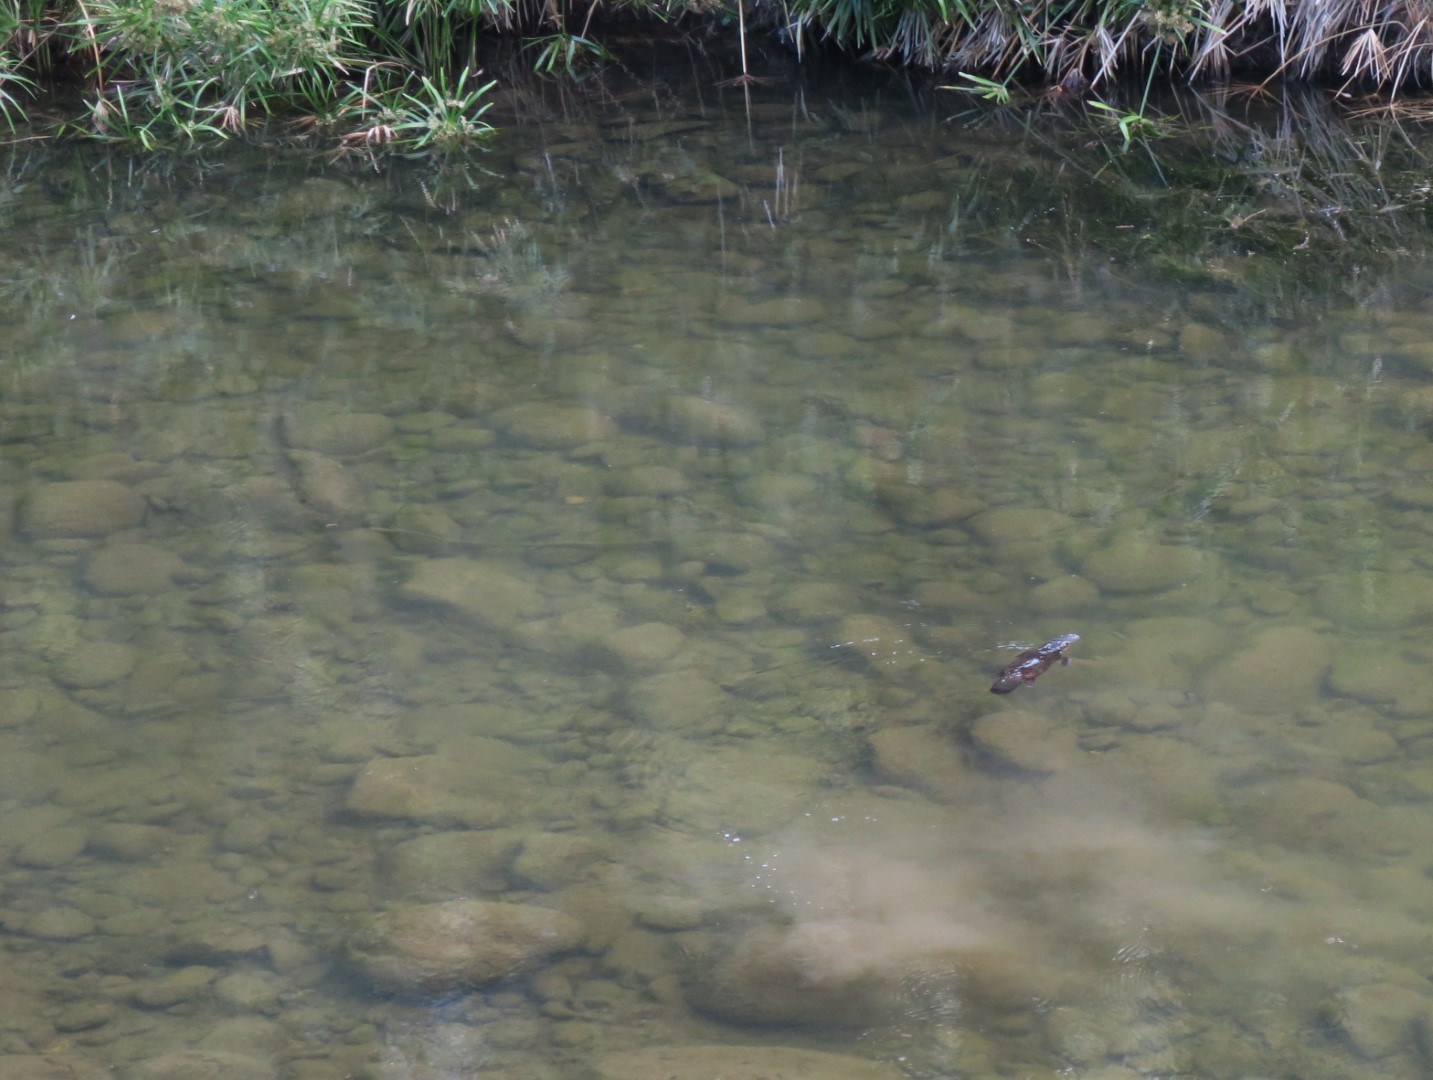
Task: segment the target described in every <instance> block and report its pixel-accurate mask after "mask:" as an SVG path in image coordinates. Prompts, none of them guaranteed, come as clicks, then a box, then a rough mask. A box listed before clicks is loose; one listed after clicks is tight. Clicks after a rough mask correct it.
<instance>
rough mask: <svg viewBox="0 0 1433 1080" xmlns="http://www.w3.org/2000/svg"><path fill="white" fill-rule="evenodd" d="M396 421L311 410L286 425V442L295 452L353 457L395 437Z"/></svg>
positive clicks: (373, 414) (367, 414)
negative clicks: (302, 451) (311, 451)
mask: <svg viewBox="0 0 1433 1080" xmlns="http://www.w3.org/2000/svg"><path fill="white" fill-rule="evenodd" d="M393 429H394V424H393V421H392V420H391V419H390V418H389V417H387V416H382V415H380V414H378V413H339V412H332V411H330V410H328V409H326V408H322V407H318V406H314V407H310V408H308V409H306V410H304V411H303V412H300V413H299V414H298V415H297V416H295V417H292V418H290V419H288V420H287V421H286V422H285V424H284V441H285V442H286V443H288V445H289V446H291V447H293V448H294V449H296V450H313V451H317V452H318V453H320V454H331V455H334V456H336V457H353V456H355V455H357V454H363V453H367V452H368V451H370V450H376V449H377V448H378V447H380V446H382V445H383V444H384V443H386V442H387V441H388V440H389V439H391V438H392V437H393Z"/></svg>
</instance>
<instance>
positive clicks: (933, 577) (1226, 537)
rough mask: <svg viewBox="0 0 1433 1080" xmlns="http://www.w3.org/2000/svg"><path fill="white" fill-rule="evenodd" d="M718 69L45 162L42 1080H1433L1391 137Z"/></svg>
mask: <svg viewBox="0 0 1433 1080" xmlns="http://www.w3.org/2000/svg"><path fill="white" fill-rule="evenodd" d="M677 51H678V52H680V50H677ZM684 55H685V54H684ZM684 55H683V57H679V59H681V60H682V62H683V64H685V65H686V66H684V67H683V68H682V69H681V72H680V73H679V74H678V75H676V76H673V75H670V74H669V73H668V74H662V75H660V76H658V75H646V74H644V77H643V79H642V80H641V82H640V84H638V83H636V82H633V83H631V84H627V83H625V82H624V81H623V80H624V79H625V76H624V75H622V74H621V73H614V74H613V75H611V76H610V78H609V80H608V81H607V82H606V83H604V84H603V85H602V87H601V89H602V91H603V92H601V93H587V92H586V88H584V90H583V93H581V94H579V93H578V92H577V91H576V90H575V89H573V88H571V87H566V88H564V87H559V86H556V85H548V86H538V87H535V88H530V89H527V90H525V91H524V94H525V95H526V96H525V97H524V98H523V99H522V100H521V101H520V102H519V104H520V106H521V110H520V113H513V114H511V115H509V116H508V117H506V118H500V122H503V123H505V125H506V130H505V132H504V134H502V135H501V136H500V137H499V138H498V139H497V140H496V141H495V143H494V144H493V147H492V150H491V151H490V152H489V153H488V154H486V155H484V156H483V157H482V158H481V160H480V161H479V162H478V163H477V165H476V166H470V167H467V168H460V167H456V166H451V167H447V168H439V167H437V166H434V165H432V164H428V163H421V162H419V163H398V164H393V165H389V166H386V167H384V168H383V169H381V170H375V169H373V168H372V167H369V166H367V165H365V164H364V163H363V162H347V163H331V162H323V161H311V160H308V159H300V158H298V157H297V156H296V155H295V154H294V153H293V152H288V151H286V152H279V153H275V154H273V155H269V154H266V153H263V152H260V151H255V150H246V151H237V150H236V151H227V152H224V153H221V154H217V155H215V156H213V157H212V158H209V159H206V160H203V161H177V162H176V161H165V160H163V159H155V158H149V159H145V160H143V161H134V162H129V161H126V160H124V159H122V158H119V157H115V156H105V155H104V154H102V153H100V152H97V151H95V150H93V149H89V148H83V149H68V150H67V149H63V148H45V149H41V150H32V151H29V152H28V153H29V154H30V156H28V157H27V156H25V153H26V151H23V150H22V151H16V152H15V155H14V156H13V157H12V158H11V159H9V162H8V165H9V172H8V173H7V174H6V182H5V184H4V192H3V200H0V220H3V222H4V226H5V231H6V236H7V244H6V250H5V253H4V254H3V256H0V291H3V294H4V296H5V298H6V311H7V317H6V319H5V320H4V325H3V327H0V355H3V358H4V367H3V371H0V379H3V383H0V538H3V542H0V558H3V563H4V575H3V578H0V648H3V651H4V656H5V664H4V669H3V672H0V822H3V829H0V953H3V957H4V962H3V963H0V1075H3V1076H5V1077H7V1078H23V1080H54V1078H61V1077H62V1078H65V1080H90V1078H99V1077H113V1076H116V1075H117V1076H119V1077H121V1078H123V1080H178V1078H181V1077H182V1078H185V1080H188V1078H192V1077H200V1076H203V1077H209V1076H213V1077H219V1076H222V1077H224V1078H225V1080H230V1078H237V1080H341V1078H347V1077H362V1078H371V1080H446V1078H454V1080H457V1078H467V1077H477V1076H481V1077H484V1078H504V1080H548V1078H569V1077H570V1078H574V1080H577V1078H594V1077H595V1078H605V1080H650V1078H657V1077H662V1078H679V1080H698V1078H701V1080H709V1078H710V1077H711V1076H715V1075H720V1076H723V1077H727V1078H738V1080H752V1078H756V1077H770V1076H773V1075H778V1074H779V1075H783V1076H786V1075H792V1076H795V1075H802V1076H820V1077H823V1078H832V1080H892V1078H899V1077H901V1076H903V1075H904V1076H909V1077H942V1078H944V1077H948V1078H960V1080H996V1078H1004V1077H1011V1078H1014V1077H1020V1078H1023V1080H1044V1078H1053V1077H1056V1076H1060V1077H1084V1078H1089V1080H1134V1078H1136V1077H1148V1078H1154V1077H1161V1078H1169V1077H1186V1076H1187V1077H1199V1078H1201V1080H1225V1078H1227V1080H1247V1078H1253V1077H1269V1078H1273V1077H1299V1078H1301V1080H1344V1078H1346V1080H1355V1078H1368V1077H1391V1078H1408V1080H1413V1078H1416V1077H1425V1076H1427V1075H1428V1074H1429V1070H1430V1068H1433V1059H1430V1053H1429V1041H1428V1032H1429V1030H1430V1027H1433V986H1430V983H1429V975H1430V973H1433V939H1430V934H1429V924H1428V913H1429V910H1430V908H1433V881H1430V871H1433V724H1430V716H1433V666H1430V660H1433V645H1430V643H1429V638H1428V627H1429V624H1430V622H1433V554H1430V552H1433V547H1430V532H1433V518H1430V510H1433V443H1430V440H1429V425H1430V421H1433V304H1430V301H1429V295H1430V294H1429V289H1428V283H1429V281H1430V280H1433V278H1430V274H1429V267H1428V265H1427V263H1426V262H1425V260H1424V259H1423V257H1422V255H1421V250H1422V243H1423V240H1422V237H1423V234H1422V233H1421V232H1419V231H1418V230H1419V229H1420V228H1423V226H1421V225H1420V224H1419V219H1418V215H1419V214H1420V213H1421V211H1420V210H1419V209H1418V207H1417V206H1411V205H1410V204H1409V203H1408V201H1407V200H1404V201H1403V202H1401V203H1398V204H1397V205H1394V204H1393V202H1390V201H1389V200H1392V199H1393V196H1392V195H1390V196H1388V198H1387V199H1384V200H1382V201H1380V200H1379V199H1375V198H1374V197H1373V196H1372V195H1370V194H1369V192H1370V191H1371V190H1372V186H1371V185H1372V181H1370V180H1369V175H1370V174H1368V173H1367V172H1366V171H1365V172H1363V173H1360V172H1359V171H1358V169H1359V167H1362V166H1366V165H1367V163H1368V161H1369V160H1370V158H1371V157H1372V156H1375V155H1373V154H1372V152H1371V151H1369V152H1368V153H1363V152H1362V151H1365V150H1368V148H1369V147H1370V146H1372V145H1373V144H1374V141H1375V140H1376V138H1377V133H1376V132H1375V133H1372V134H1370V133H1367V132H1364V133H1359V132H1355V131H1351V130H1348V129H1344V128H1341V127H1340V126H1339V122H1338V121H1336V120H1334V119H1332V118H1330V117H1328V116H1327V115H1326V114H1324V113H1322V112H1320V111H1319V110H1320V109H1322V107H1323V106H1322V105H1321V104H1320V103H1319V102H1318V101H1317V100H1316V99H1315V100H1312V101H1306V102H1304V103H1303V104H1302V105H1300V104H1298V103H1294V104H1293V105H1288V104H1286V105H1285V109H1286V111H1285V112H1283V113H1278V112H1270V113H1269V114H1268V115H1266V116H1263V117H1250V116H1247V115H1243V114H1240V119H1239V120H1238V121H1237V122H1235V121H1234V120H1233V119H1231V115H1232V114H1231V113H1230V112H1229V111H1228V108H1227V103H1226V105H1225V106H1218V107H1216V106H1214V105H1209V104H1208V103H1205V104H1204V105H1203V106H1200V107H1201V108H1206V109H1207V112H1205V113H1204V114H1198V109H1194V110H1192V114H1197V115H1195V119H1198V120H1199V123H1198V124H1197V126H1198V127H1199V130H1200V132H1201V134H1200V135H1199V136H1197V137H1191V138H1187V139H1179V138H1172V139H1168V140H1156V141H1155V142H1153V143H1151V144H1150V145H1149V146H1147V147H1141V146H1135V147H1133V148H1131V149H1130V150H1129V151H1128V152H1127V153H1126V152H1122V151H1121V150H1120V149H1119V146H1118V143H1119V138H1118V134H1117V133H1114V132H1113V130H1112V129H1111V130H1108V131H1103V132H1101V131H1093V132H1092V130H1091V129H1090V128H1089V127H1088V125H1085V126H1082V125H1080V124H1078V123H1075V122H1072V121H1071V120H1070V118H1069V117H1068V116H1062V115H1060V114H1059V113H1050V114H1049V115H1046V116H1035V117H1033V118H1027V119H1026V120H1025V122H1023V124H1022V123H1021V122H1020V120H1019V118H1018V117H1016V116H1015V115H1014V114H1005V113H1001V112H1000V111H984V112H980V113H977V114H972V115H971V116H969V117H964V118H956V119H952V118H951V117H950V114H951V113H952V112H954V111H956V110H957V109H959V108H964V107H966V106H967V105H968V104H969V103H968V102H965V101H964V100H961V99H957V98H956V97H955V96H954V95H951V96H949V97H945V98H942V99H940V100H939V101H936V102H934V103H929V102H924V101H921V100H913V99H911V98H909V97H907V96H905V94H904V92H903V91H902V90H900V89H899V87H896V86H894V85H893V84H881V83H878V82H872V83H869V84H862V85H853V84H852V83H851V82H849V81H848V82H847V83H846V84H845V85H844V86H843V85H842V84H839V83H826V82H822V81H821V80H820V78H819V76H818V75H815V74H805V75H802V76H801V78H802V80H803V81H801V82H799V83H797V82H796V81H795V80H796V79H797V77H798V75H797V73H793V72H792V71H791V70H790V69H776V70H774V71H773V72H769V74H775V75H778V76H780V78H779V79H777V80H776V81H773V82H771V83H767V84H761V85H757V86H755V87H753V88H751V90H750V97H749V98H748V97H747V96H746V95H745V94H744V93H743V91H742V90H741V89H739V88H732V87H727V88H720V87H716V86H714V85H713V83H714V80H715V76H713V75H712V73H710V72H708V71H707V70H706V69H705V68H704V67H703V66H702V64H701V63H699V62H692V63H689V64H688V63H687V61H686V60H685V59H684ZM510 104H511V103H510ZM1221 109H1222V110H1223V111H1221ZM1299 109H1304V110H1305V111H1304V112H1302V113H1300V112H1299V111H1298V110H1299ZM519 116H520V117H521V122H519V120H518V117H519ZM1201 116H1202V119H1201V118H1200V117H1201ZM1290 116H1294V117H1296V118H1297V119H1298V121H1299V123H1298V124H1297V125H1293V124H1292V123H1291V121H1290V119H1289V117H1290ZM1311 117H1312V118H1311ZM1320 117H1321V118H1322V119H1320ZM1281 125H1282V126H1281ZM1211 130H1212V131H1213V135H1211V134H1210V131H1211ZM1320 140H1321V141H1320ZM1385 152H1386V153H1388V154H1392V153H1394V151H1393V150H1388V149H1387V148H1385ZM1398 152H1399V153H1403V154H1405V155H1411V154H1416V152H1417V144H1415V143H1410V144H1407V145H1406V146H1404V147H1403V148H1402V149H1401V150H1398ZM1340 154H1342V155H1344V156H1345V157H1344V158H1340V157H1339V155H1340ZM1345 160H1346V162H1347V164H1346V167H1345V164H1341V162H1345ZM1191 162H1195V163H1198V168H1200V169H1203V170H1204V172H1202V173H1200V178H1199V182H1198V183H1195V182H1193V181H1189V180H1181V179H1179V176H1177V175H1176V173H1181V170H1185V171H1186V172H1187V169H1188V168H1192V166H1190V164H1189V163H1191ZM1211 162H1213V164H1211ZM1385 167H1386V168H1387V167H1388V166H1387V165H1385ZM1320 169H1322V170H1323V171H1322V172H1320V171H1319V170H1320ZM1181 175H1183V174H1182V173H1181ZM1360 177H1362V178H1363V179H1362V180H1360ZM1359 183H1365V184H1366V186H1365V187H1364V188H1361V189H1358V190H1351V188H1356V187H1357V185H1358V184H1359ZM1340 185H1342V186H1343V188H1344V189H1345V190H1343V191H1342V192H1340V191H1338V190H1334V189H1336V188H1338V187H1339V186H1340ZM1359 197H1364V201H1363V202H1362V203H1359V202H1358V201H1357V199H1358V198H1359ZM1364 211H1366V213H1365V212H1364ZM1357 252H1364V253H1365V254H1366V255H1367V257H1365V256H1364V255H1357V254H1355V253H1357ZM1065 633H1077V634H1078V635H1079V636H1080V640H1079V641H1078V643H1077V644H1076V645H1074V646H1073V648H1071V650H1070V656H1071V658H1072V662H1071V663H1070V664H1069V665H1068V666H1058V665H1057V666H1054V667H1052V668H1050V670H1048V671H1046V672H1044V673H1043V674H1042V675H1041V676H1040V678H1039V680H1038V682H1036V683H1034V684H1033V685H1029V686H1022V687H1020V688H1019V689H1017V690H1016V691H1015V692H1014V693H1011V694H1009V695H1005V696H997V695H992V694H991V693H990V684H991V681H992V679H993V678H994V676H995V673H996V672H997V671H999V670H1000V669H1001V668H1002V667H1004V666H1005V665H1006V664H1008V663H1009V662H1010V661H1011V660H1012V659H1013V657H1014V656H1015V652H1014V651H1012V649H1013V647H1014V646H1017V645H1018V646H1029V645H1031V644H1038V643H1040V642H1043V641H1046V640H1048V639H1051V638H1054V637H1056V636H1057V635H1060V634H1065Z"/></svg>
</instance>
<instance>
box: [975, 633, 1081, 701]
mask: <svg viewBox="0 0 1433 1080" xmlns="http://www.w3.org/2000/svg"><path fill="white" fill-rule="evenodd" d="M1079 640H1080V635H1079V634H1061V635H1060V636H1059V637H1057V638H1055V639H1054V640H1053V641H1047V642H1045V644H1043V645H1041V646H1039V647H1038V648H1035V649H1026V650H1025V651H1024V652H1022V653H1021V654H1020V655H1019V656H1017V657H1016V658H1015V659H1014V660H1012V661H1011V662H1010V663H1009V664H1008V665H1007V666H1006V667H1005V668H1004V670H1002V671H1001V672H1000V674H999V675H997V676H996V677H995V681H994V682H993V683H991V684H990V692H991V693H992V694H1008V693H1010V691H1012V690H1014V689H1016V688H1017V687H1019V686H1025V685H1027V684H1029V683H1033V682H1034V681H1035V680H1036V679H1038V678H1039V677H1040V676H1041V675H1043V674H1045V672H1047V671H1049V670H1050V668H1051V667H1052V666H1053V665H1054V663H1055V661H1056V660H1058V661H1060V663H1061V665H1064V664H1068V663H1069V662H1070V658H1069V657H1068V656H1066V655H1065V650H1066V649H1068V648H1069V647H1070V646H1071V645H1073V644H1074V643H1075V642H1077V641H1079Z"/></svg>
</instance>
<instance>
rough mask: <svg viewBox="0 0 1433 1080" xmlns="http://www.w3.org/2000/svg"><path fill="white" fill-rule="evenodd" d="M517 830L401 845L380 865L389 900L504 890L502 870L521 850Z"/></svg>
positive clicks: (446, 835) (447, 835) (432, 837)
mask: <svg viewBox="0 0 1433 1080" xmlns="http://www.w3.org/2000/svg"><path fill="white" fill-rule="evenodd" d="M522 843H523V833H522V832H521V831H519V830H517V829H464V830H462V831H459V832H439V833H429V834H427V835H426V836H417V837H414V838H413V839H412V840H405V841H403V843H401V844H398V845H397V846H396V847H394V848H393V850H392V851H391V852H389V854H388V857H387V858H386V859H385V860H384V862H383V880H384V884H385V885H386V887H387V889H388V892H389V893H390V895H394V896H404V897H413V896H416V897H421V898H424V899H434V900H439V899H441V900H448V899H453V898H455V897H459V896H465V895H470V894H472V893H497V892H502V891H504V890H505V889H507V887H508V868H509V867H510V866H511V865H512V861H513V857H514V856H515V855H516V854H517V852H518V850H519V849H520V848H521V847H522Z"/></svg>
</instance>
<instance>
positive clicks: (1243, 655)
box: [1199, 626, 1333, 712]
mask: <svg viewBox="0 0 1433 1080" xmlns="http://www.w3.org/2000/svg"><path fill="white" fill-rule="evenodd" d="M1332 655H1333V649H1332V646H1331V645H1330V643H1329V639H1328V638H1327V637H1326V636H1325V635H1323V634H1318V633H1315V632H1314V631H1313V630H1309V629H1307V628H1305V627H1302V626H1275V627H1271V628H1270V629H1267V630H1263V631H1261V632H1260V633H1258V634H1256V635H1255V636H1254V638H1253V639H1252V640H1251V641H1249V642H1247V643H1245V644H1242V645H1241V646H1240V647H1239V648H1237V649H1235V650H1234V652H1232V653H1231V654H1229V655H1228V656H1227V657H1225V658H1224V659H1223V660H1221V661H1219V662H1218V663H1217V664H1215V665H1214V666H1213V667H1212V668H1210V669H1209V670H1208V671H1207V672H1205V673H1204V675H1203V677H1202V678H1201V679H1200V680H1199V688H1200V690H1201V692H1202V693H1203V694H1204V696H1205V697H1206V698H1208V699H1211V700H1217V701H1227V702H1229V703H1230V704H1231V705H1239V706H1242V707H1244V708H1248V709H1257V710H1259V711H1262V712H1271V711H1286V710H1288V709H1289V708H1291V707H1294V706H1297V705H1301V704H1304V703H1306V702H1309V701H1313V700H1314V699H1315V698H1316V697H1318V694H1319V690H1320V688H1321V686H1322V685H1323V678H1324V673H1325V672H1326V671H1327V670H1328V667H1329V663H1330V661H1331V659H1332Z"/></svg>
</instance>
